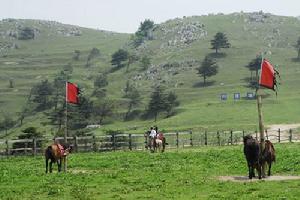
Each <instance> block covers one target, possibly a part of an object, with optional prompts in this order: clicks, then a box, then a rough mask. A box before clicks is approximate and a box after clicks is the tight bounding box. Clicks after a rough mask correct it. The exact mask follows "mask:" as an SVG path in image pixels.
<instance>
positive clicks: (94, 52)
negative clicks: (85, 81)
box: [85, 47, 100, 67]
mask: <svg viewBox="0 0 300 200" xmlns="http://www.w3.org/2000/svg"><path fill="white" fill-rule="evenodd" d="M98 56H100V51H99V49H97V48H95V47H94V48H93V49H92V50H91V51H90V53H89V55H88V57H87V60H86V64H85V66H86V67H90V66H91V63H90V62H91V60H92V59H94V58H96V57H98Z"/></svg>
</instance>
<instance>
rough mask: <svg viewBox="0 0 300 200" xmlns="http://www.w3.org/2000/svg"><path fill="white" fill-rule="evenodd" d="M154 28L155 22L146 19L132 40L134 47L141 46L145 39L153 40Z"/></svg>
mask: <svg viewBox="0 0 300 200" xmlns="http://www.w3.org/2000/svg"><path fill="white" fill-rule="evenodd" d="M153 27H154V22H153V21H152V20H150V19H146V20H145V21H143V22H141V24H140V26H139V29H138V30H137V31H136V32H135V34H134V36H133V38H132V40H133V45H134V47H138V46H140V45H141V44H142V43H143V42H144V40H145V39H148V40H151V39H152V30H153Z"/></svg>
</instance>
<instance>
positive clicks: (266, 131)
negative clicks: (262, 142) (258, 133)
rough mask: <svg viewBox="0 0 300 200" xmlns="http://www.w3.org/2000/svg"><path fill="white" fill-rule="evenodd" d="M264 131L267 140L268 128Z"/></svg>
mask: <svg viewBox="0 0 300 200" xmlns="http://www.w3.org/2000/svg"><path fill="white" fill-rule="evenodd" d="M265 133H266V138H267V140H268V139H269V135H268V129H266V130H265Z"/></svg>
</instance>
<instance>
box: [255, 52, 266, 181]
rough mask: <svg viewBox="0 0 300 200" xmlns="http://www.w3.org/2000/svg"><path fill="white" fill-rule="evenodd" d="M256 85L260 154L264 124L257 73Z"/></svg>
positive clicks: (263, 168)
mask: <svg viewBox="0 0 300 200" xmlns="http://www.w3.org/2000/svg"><path fill="white" fill-rule="evenodd" d="M263 61H264V58H263V52H262V53H261V65H260V73H262V65H263ZM256 80H257V87H256V100H257V110H258V124H259V136H260V155H262V152H263V150H264V149H265V134H264V124H263V115H262V100H261V94H259V92H258V91H259V77H258V75H257V77H256ZM262 177H265V166H264V164H263V165H262Z"/></svg>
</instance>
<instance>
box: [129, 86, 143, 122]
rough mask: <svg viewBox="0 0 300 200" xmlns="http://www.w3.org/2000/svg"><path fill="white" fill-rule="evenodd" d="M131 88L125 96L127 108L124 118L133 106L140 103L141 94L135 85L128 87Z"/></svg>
mask: <svg viewBox="0 0 300 200" xmlns="http://www.w3.org/2000/svg"><path fill="white" fill-rule="evenodd" d="M130 88H131V89H130V90H129V91H128V92H127V95H126V96H125V98H127V99H128V109H127V112H126V115H125V119H128V116H129V114H130V112H131V110H132V108H133V107H134V106H138V105H139V104H140V103H141V99H142V98H141V94H140V92H139V91H138V90H137V89H136V88H135V87H130Z"/></svg>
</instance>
